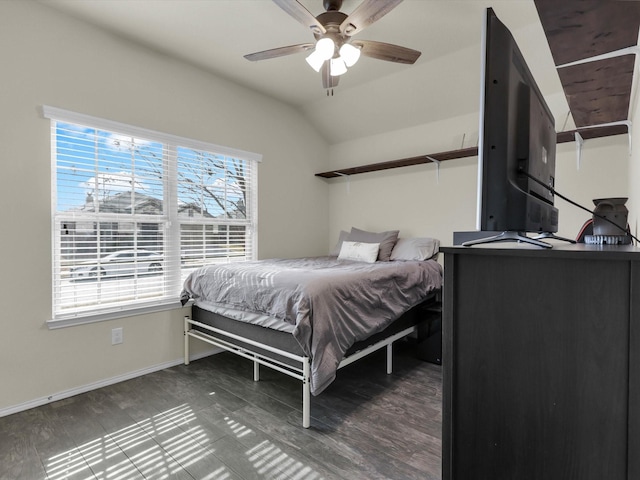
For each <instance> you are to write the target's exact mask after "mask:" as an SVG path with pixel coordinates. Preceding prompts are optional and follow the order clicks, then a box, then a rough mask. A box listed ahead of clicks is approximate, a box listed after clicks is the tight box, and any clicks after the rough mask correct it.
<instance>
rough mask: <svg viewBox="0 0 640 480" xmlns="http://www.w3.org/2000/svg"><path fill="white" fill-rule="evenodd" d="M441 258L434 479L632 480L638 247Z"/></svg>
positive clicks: (637, 440) (637, 441)
mask: <svg viewBox="0 0 640 480" xmlns="http://www.w3.org/2000/svg"><path fill="white" fill-rule="evenodd" d="M441 251H443V252H444V264H445V266H444V272H445V273H444V275H445V281H444V313H443V350H444V351H443V369H444V372H443V374H444V384H443V402H444V404H443V439H442V443H443V445H442V448H443V457H442V458H443V467H442V469H443V477H442V478H443V480H479V479H483V480H502V479H504V480H529V479H531V480H534V479H535V480H572V479H575V480H605V479H606V480H623V479H624V480H638V479H640V249H636V248H634V247H629V246H620V247H614V246H604V247H597V246H585V245H574V246H569V245H567V246H563V245H560V246H554V248H553V249H549V250H543V249H539V248H537V247H529V246H525V245H522V246H521V245H520V244H510V246H509V244H494V245H483V246H475V247H470V248H465V247H445V248H442V249H441Z"/></svg>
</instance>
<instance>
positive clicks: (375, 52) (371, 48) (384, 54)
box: [351, 40, 422, 64]
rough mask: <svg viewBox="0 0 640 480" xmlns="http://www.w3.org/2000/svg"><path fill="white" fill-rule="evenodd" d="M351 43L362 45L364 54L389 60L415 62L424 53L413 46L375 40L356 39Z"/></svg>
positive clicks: (357, 45) (361, 51) (361, 50)
mask: <svg viewBox="0 0 640 480" xmlns="http://www.w3.org/2000/svg"><path fill="white" fill-rule="evenodd" d="M351 44H352V45H355V46H356V47H360V53H361V54H362V55H365V56H367V57H371V58H377V59H378V60H386V61H387V62H396V63H408V64H413V63H415V62H416V60H418V58H419V57H420V55H422V52H419V51H417V50H413V49H411V48H407V47H401V46H400V45H393V44H391V43H383V42H376V41H374V40H354V41H353V42H351Z"/></svg>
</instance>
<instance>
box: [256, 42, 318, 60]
mask: <svg viewBox="0 0 640 480" xmlns="http://www.w3.org/2000/svg"><path fill="white" fill-rule="evenodd" d="M314 46H315V45H314V44H313V43H300V44H298V45H289V46H288V47H280V48H272V49H271V50H264V51H262V52H255V53H248V54H247V55H245V56H244V58H246V59H247V60H251V61H252V62H257V61H258V60H268V59H270V58H276V57H284V56H285V55H293V54H294V53H300V52H306V51H307V50H311V49H312V48H313V47H314Z"/></svg>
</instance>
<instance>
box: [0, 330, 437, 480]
mask: <svg viewBox="0 0 640 480" xmlns="http://www.w3.org/2000/svg"><path fill="white" fill-rule="evenodd" d="M396 345H397V346H396V347H395V355H394V373H393V374H391V375H387V374H386V373H385V355H384V352H383V351H381V352H378V353H375V354H373V355H371V356H370V357H368V358H365V359H362V360H360V361H358V362H355V363H354V364H351V365H349V366H348V367H345V368H343V369H342V370H340V371H339V372H338V378H337V379H336V381H334V383H333V384H332V385H330V386H329V388H328V389H327V390H325V391H324V392H323V393H322V394H320V395H318V396H317V397H312V402H311V417H312V418H311V427H310V428H309V429H304V428H302V426H301V419H302V412H301V396H302V394H301V386H300V383H299V382H298V381H297V380H294V379H292V378H290V377H287V376H286V375H283V374H281V373H278V372H275V371H273V370H270V369H268V368H265V367H263V368H261V380H260V381H259V382H254V381H253V365H252V363H251V362H250V361H248V360H246V359H243V358H239V357H237V356H235V355H232V354H229V353H221V354H218V355H213V356H211V357H207V358H204V359H201V360H197V361H194V362H192V363H191V364H190V365H189V366H184V365H179V366H176V367H172V368H168V369H166V370H162V371H158V372H155V373H152V374H148V375H145V376H142V377H138V378H135V379H132V380H128V381H125V382H121V383H118V384H115V385H111V386H108V387H104V388H101V389H98V390H94V391H92V392H88V393H85V394H82V395H77V396H75V397H72V398H68V399H65V400H61V401H58V402H54V403H51V404H47V405H44V406H42V407H38V408H34V409H31V410H27V411H24V412H20V413H17V414H13V415H9V416H6V417H3V418H0V479H2V480H17V479H24V480H40V479H47V480H71V479H73V480H78V479H83V480H84V479H101V480H102V479H118V480H134V479H188V480H193V479H196V480H218V479H220V480H223V479H246V480H248V479H299V480H301V479H312V480H319V479H334V480H335V479H349V480H356V479H367V480H373V479H394V480H402V479H416V480H436V479H438V480H439V479H440V475H441V473H440V472H441V424H442V407H441V405H442V373H441V367H440V366H437V365H433V364H431V363H427V362H424V361H422V360H419V359H417V358H416V356H415V346H414V345H413V344H412V343H411V342H410V341H407V342H398V343H397V344H396Z"/></svg>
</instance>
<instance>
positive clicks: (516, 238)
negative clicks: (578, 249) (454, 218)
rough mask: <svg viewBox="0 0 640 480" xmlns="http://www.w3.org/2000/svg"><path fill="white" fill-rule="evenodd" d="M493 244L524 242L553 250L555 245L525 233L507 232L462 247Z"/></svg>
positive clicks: (467, 243) (464, 244)
mask: <svg viewBox="0 0 640 480" xmlns="http://www.w3.org/2000/svg"><path fill="white" fill-rule="evenodd" d="M493 242H523V243H530V244H532V245H535V246H536V247H542V248H553V245H551V244H550V243H547V242H543V241H542V240H538V239H536V238H531V237H527V235H526V234H525V233H523V232H512V231H506V232H502V233H500V234H498V235H492V236H490V237H485V238H478V239H476V240H469V241H468V242H464V243H463V244H462V246H464V247H471V246H473V245H480V244H482V243H493Z"/></svg>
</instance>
